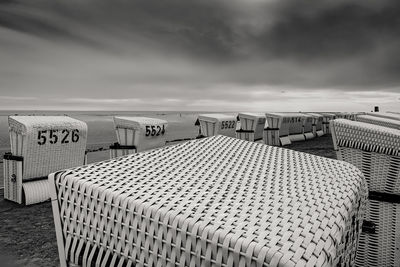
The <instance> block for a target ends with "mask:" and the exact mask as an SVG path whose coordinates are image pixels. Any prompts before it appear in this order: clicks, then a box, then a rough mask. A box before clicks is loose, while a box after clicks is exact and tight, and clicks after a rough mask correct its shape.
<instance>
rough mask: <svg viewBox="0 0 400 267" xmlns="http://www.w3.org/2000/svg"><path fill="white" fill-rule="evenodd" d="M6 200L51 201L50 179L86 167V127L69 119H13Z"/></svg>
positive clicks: (6, 167) (31, 117)
mask: <svg viewBox="0 0 400 267" xmlns="http://www.w3.org/2000/svg"><path fill="white" fill-rule="evenodd" d="M8 123H9V133H10V143H11V153H7V154H6V155H4V168H3V169H4V198H5V199H8V200H11V201H14V202H17V203H19V204H22V203H25V204H26V205H30V204H34V203H38V202H42V201H45V200H47V199H49V190H48V182H47V175H48V174H50V173H51V172H55V171H58V170H62V169H66V168H71V167H76V166H80V165H82V164H83V163H84V158H85V149H86V140H87V126H86V123H84V122H82V121H79V120H76V119H73V118H70V117H67V116H10V117H9V119H8Z"/></svg>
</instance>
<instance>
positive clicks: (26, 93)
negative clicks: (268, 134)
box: [0, 0, 400, 111]
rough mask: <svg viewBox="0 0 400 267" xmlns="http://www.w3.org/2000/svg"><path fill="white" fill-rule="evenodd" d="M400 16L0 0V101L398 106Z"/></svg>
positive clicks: (383, 10)
mask: <svg viewBox="0 0 400 267" xmlns="http://www.w3.org/2000/svg"><path fill="white" fill-rule="evenodd" d="M399 14H400V1H399V0H393V1H386V0H362V1H360V0H346V1H344V0H329V1H326V0H325V1H324V0H265V1H261V0H241V1H239V0H212V1H211V0H210V1H209V0H198V1H197V0H168V1H163V0H143V1H136V0H17V1H14V0H7V1H6V0H2V1H0V109H57V110H60V109H63V110H65V109H71V110H220V111H311V110H313V111H328V110H329V111H370V110H371V109H372V108H373V106H375V105H379V106H380V107H381V109H382V110H392V111H400V34H399V33H400V15H399Z"/></svg>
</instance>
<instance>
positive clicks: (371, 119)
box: [356, 115, 400, 130]
mask: <svg viewBox="0 0 400 267" xmlns="http://www.w3.org/2000/svg"><path fill="white" fill-rule="evenodd" d="M356 121H361V122H366V123H371V124H375V125H380V126H384V127H388V128H394V129H397V130H400V120H393V119H388V118H383V117H375V116H371V115H359V116H357V118H356Z"/></svg>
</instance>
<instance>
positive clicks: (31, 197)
mask: <svg viewBox="0 0 400 267" xmlns="http://www.w3.org/2000/svg"><path fill="white" fill-rule="evenodd" d="M3 163H4V164H3V165H4V199H7V200H10V201H13V202H16V203H18V204H25V205H32V204H36V203H40V202H44V201H46V200H48V199H49V198H50V196H49V185H48V181H47V177H39V178H31V179H23V178H22V177H23V172H22V169H23V157H19V156H13V155H12V154H11V153H7V154H5V155H4V161H3Z"/></svg>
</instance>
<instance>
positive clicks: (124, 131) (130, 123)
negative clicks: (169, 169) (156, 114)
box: [110, 117, 168, 158]
mask: <svg viewBox="0 0 400 267" xmlns="http://www.w3.org/2000/svg"><path fill="white" fill-rule="evenodd" d="M114 125H115V132H116V134H117V140H118V143H115V144H114V145H112V146H110V158H115V157H120V156H124V155H128V154H132V153H135V152H139V151H144V150H148V149H153V148H157V147H161V146H164V145H165V143H166V131H167V126H168V122H167V121H166V120H161V119H155V118H147V117H114Z"/></svg>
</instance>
